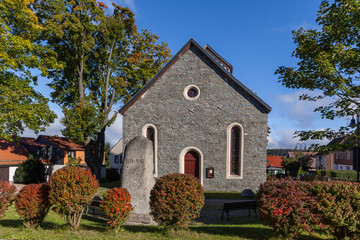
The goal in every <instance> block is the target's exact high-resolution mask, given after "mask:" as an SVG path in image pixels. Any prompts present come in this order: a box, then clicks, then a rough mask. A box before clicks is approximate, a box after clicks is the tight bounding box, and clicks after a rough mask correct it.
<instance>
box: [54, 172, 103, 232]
mask: <svg viewBox="0 0 360 240" xmlns="http://www.w3.org/2000/svg"><path fill="white" fill-rule="evenodd" d="M50 186H51V191H50V201H51V203H52V204H54V205H55V207H56V211H57V212H58V213H59V214H60V215H62V216H63V217H64V218H65V221H66V222H67V223H68V224H69V225H70V227H71V228H72V229H77V228H78V227H79V225H80V220H81V217H82V214H83V212H84V209H85V208H86V207H87V206H88V205H90V203H91V201H92V196H93V195H94V194H95V193H96V191H97V189H98V187H99V183H98V182H97V180H96V178H95V176H94V175H92V174H91V172H90V171H87V170H85V169H82V168H79V167H72V166H66V167H64V168H61V169H59V170H57V171H56V172H55V173H54V174H53V175H52V176H51V178H50Z"/></svg>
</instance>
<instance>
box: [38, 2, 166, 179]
mask: <svg viewBox="0 0 360 240" xmlns="http://www.w3.org/2000/svg"><path fill="white" fill-rule="evenodd" d="M113 7H114V11H113V13H112V14H105V10H106V8H107V6H106V5H105V4H103V3H101V2H97V1H95V0H86V1H81V3H80V2H78V1H64V0H55V1H54V0H45V1H39V2H36V3H35V4H34V8H35V9H36V11H37V16H38V17H39V19H40V23H41V24H40V25H41V26H42V27H43V28H44V29H43V31H42V35H41V39H42V40H43V41H44V42H46V43H47V46H49V47H50V48H51V49H52V50H53V51H54V52H56V53H57V55H58V61H60V62H61V63H62V65H63V68H61V69H56V70H54V71H50V72H49V76H50V77H51V78H52V79H53V81H52V83H51V84H50V86H51V88H52V89H53V90H54V91H53V92H52V93H51V95H52V97H53V100H54V101H55V102H56V103H58V104H59V105H61V106H62V107H63V112H64V116H65V117H64V118H63V119H62V123H63V125H64V126H65V129H64V131H63V132H62V133H63V135H64V136H66V137H69V138H71V139H72V140H74V141H76V142H77V143H81V144H85V145H86V147H85V159H86V162H87V164H88V166H89V167H90V168H91V170H92V171H93V172H94V173H96V175H97V176H98V175H99V174H100V168H101V163H102V161H103V159H104V152H105V130H106V127H108V126H110V125H111V124H112V123H113V122H114V121H115V119H116V117H117V112H114V111H113V110H112V109H113V108H114V107H115V106H116V104H117V103H119V102H123V103H125V102H126V101H128V100H129V99H130V98H131V97H132V96H133V95H134V94H135V93H136V92H137V91H138V90H139V89H140V88H141V87H143V86H144V85H145V84H146V83H147V82H148V81H149V80H150V79H151V78H152V77H153V76H154V75H155V74H156V73H157V72H158V70H159V69H160V68H161V67H162V66H163V64H164V63H166V62H167V61H168V59H169V57H170V51H169V50H168V49H167V45H166V44H165V43H157V40H158V39H159V37H158V36H157V35H156V34H153V33H151V32H149V31H147V30H145V31H142V32H138V31H137V28H136V25H135V19H134V13H132V12H131V11H130V10H129V9H128V8H124V7H121V6H118V5H116V4H113Z"/></svg>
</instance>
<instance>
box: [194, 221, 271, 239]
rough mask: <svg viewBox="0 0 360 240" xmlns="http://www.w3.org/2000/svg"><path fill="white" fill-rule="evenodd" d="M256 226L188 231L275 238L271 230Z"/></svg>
mask: <svg viewBox="0 0 360 240" xmlns="http://www.w3.org/2000/svg"><path fill="white" fill-rule="evenodd" d="M257 226H258V225H254V226H253V227H252V226H251V225H249V224H247V225H244V226H239V225H231V224H228V225H224V226H219V225H214V226H190V229H191V231H193V232H197V233H206V234H212V235H219V236H227V237H242V238H250V239H269V238H270V237H275V236H276V235H275V234H274V232H273V231H272V230H271V229H269V228H262V227H257Z"/></svg>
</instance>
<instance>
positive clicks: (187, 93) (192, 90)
mask: <svg viewBox="0 0 360 240" xmlns="http://www.w3.org/2000/svg"><path fill="white" fill-rule="evenodd" d="M199 96H200V89H199V88H198V87H197V86H195V85H189V86H187V87H186V88H185V89H184V97H185V98H186V99H187V100H196V99H198V97H199Z"/></svg>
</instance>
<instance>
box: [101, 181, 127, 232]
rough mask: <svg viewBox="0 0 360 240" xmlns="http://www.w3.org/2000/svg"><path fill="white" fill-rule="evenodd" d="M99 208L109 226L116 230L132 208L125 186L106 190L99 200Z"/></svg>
mask: <svg viewBox="0 0 360 240" xmlns="http://www.w3.org/2000/svg"><path fill="white" fill-rule="evenodd" d="M100 209H101V210H102V211H104V213H105V214H106V216H107V217H108V218H109V221H108V222H107V223H108V224H109V226H110V227H111V228H114V229H116V230H117V231H118V230H119V229H120V227H121V226H122V225H123V223H124V222H125V221H126V219H127V217H128V216H129V214H130V211H131V210H132V209H133V208H132V205H131V196H130V193H129V192H128V191H127V190H126V189H125V188H113V189H112V190H108V191H107V193H106V194H105V195H104V198H103V200H102V201H101V202H100Z"/></svg>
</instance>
